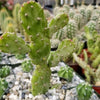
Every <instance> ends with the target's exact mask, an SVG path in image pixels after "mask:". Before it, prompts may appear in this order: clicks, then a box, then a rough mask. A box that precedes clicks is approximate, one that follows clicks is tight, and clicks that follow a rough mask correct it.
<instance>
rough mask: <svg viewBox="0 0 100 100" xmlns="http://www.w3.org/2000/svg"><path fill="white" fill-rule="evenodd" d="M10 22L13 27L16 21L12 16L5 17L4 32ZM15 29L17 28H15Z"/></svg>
mask: <svg viewBox="0 0 100 100" xmlns="http://www.w3.org/2000/svg"><path fill="white" fill-rule="evenodd" d="M8 24H13V27H14V22H13V19H12V18H11V17H7V18H6V19H5V21H4V26H3V29H4V30H3V32H6V31H5V30H6V28H7V26H8ZM13 30H15V29H13Z"/></svg>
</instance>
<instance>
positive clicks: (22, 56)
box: [15, 54, 26, 59]
mask: <svg viewBox="0 0 100 100" xmlns="http://www.w3.org/2000/svg"><path fill="white" fill-rule="evenodd" d="M15 57H16V58H17V59H24V58H25V57H26V56H25V54H24V55H20V54H16V55H15Z"/></svg>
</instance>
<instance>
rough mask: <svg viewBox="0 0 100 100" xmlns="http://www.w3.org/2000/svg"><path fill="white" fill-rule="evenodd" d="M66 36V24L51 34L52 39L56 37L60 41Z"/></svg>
mask: <svg viewBox="0 0 100 100" xmlns="http://www.w3.org/2000/svg"><path fill="white" fill-rule="evenodd" d="M66 38H67V34H66V26H65V27H64V28H62V29H60V30H59V31H57V32H56V33H55V34H53V36H52V39H58V40H60V41H62V40H63V39H66Z"/></svg>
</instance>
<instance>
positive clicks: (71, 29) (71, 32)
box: [66, 20, 78, 39]
mask: <svg viewBox="0 0 100 100" xmlns="http://www.w3.org/2000/svg"><path fill="white" fill-rule="evenodd" d="M66 30H67V31H66V34H67V37H68V38H69V39H73V38H74V37H75V36H76V33H77V30H78V25H77V23H76V22H75V21H74V20H69V22H68V25H67V28H66Z"/></svg>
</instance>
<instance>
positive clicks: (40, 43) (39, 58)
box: [29, 37, 50, 65]
mask: <svg viewBox="0 0 100 100" xmlns="http://www.w3.org/2000/svg"><path fill="white" fill-rule="evenodd" d="M30 48H31V51H30V53H29V56H30V58H31V59H32V62H33V63H34V64H36V65H38V64H39V65H41V64H43V65H44V64H47V58H48V56H49V53H50V40H49V39H48V38H46V37H41V38H39V39H36V40H35V41H34V42H32V43H31V45H30Z"/></svg>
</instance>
